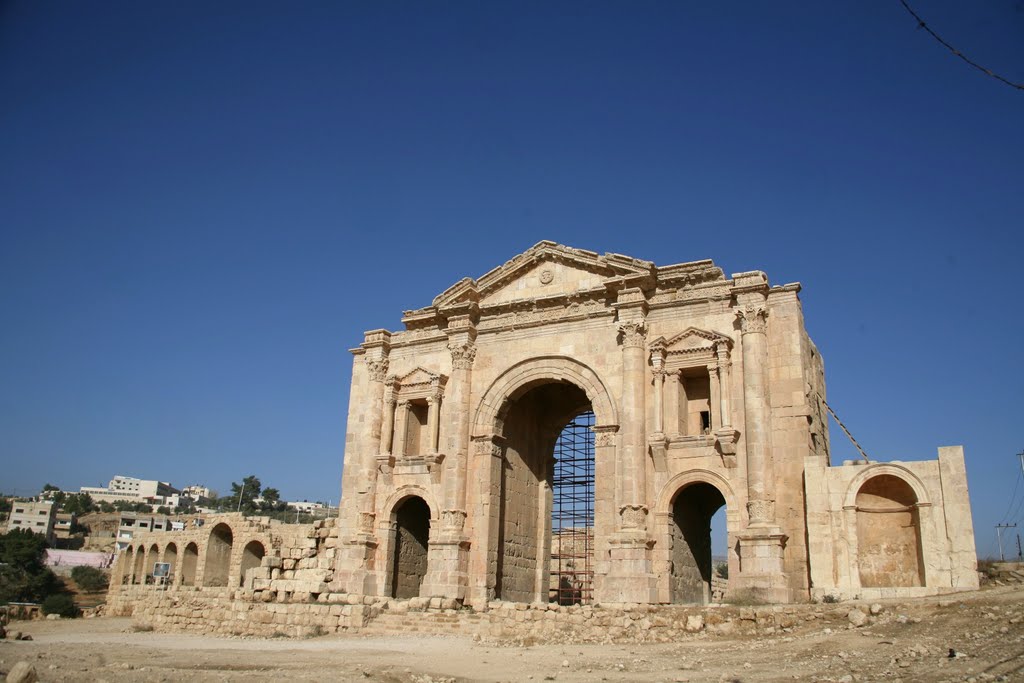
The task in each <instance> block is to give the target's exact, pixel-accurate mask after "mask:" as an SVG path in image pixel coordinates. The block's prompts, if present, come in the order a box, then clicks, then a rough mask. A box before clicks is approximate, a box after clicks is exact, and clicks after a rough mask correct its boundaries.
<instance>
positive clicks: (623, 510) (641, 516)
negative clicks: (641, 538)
mask: <svg viewBox="0 0 1024 683" xmlns="http://www.w3.org/2000/svg"><path fill="white" fill-rule="evenodd" d="M619 518H620V520H621V525H622V528H623V529H646V528H647V506H646V505H623V506H622V507H620V508H619Z"/></svg>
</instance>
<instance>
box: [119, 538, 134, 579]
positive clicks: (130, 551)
mask: <svg viewBox="0 0 1024 683" xmlns="http://www.w3.org/2000/svg"><path fill="white" fill-rule="evenodd" d="M134 561H135V549H134V548H130V547H129V548H126V549H125V550H124V555H123V556H122V557H121V577H120V578H121V584H122V585H123V584H127V583H131V580H132V563H133V562H134Z"/></svg>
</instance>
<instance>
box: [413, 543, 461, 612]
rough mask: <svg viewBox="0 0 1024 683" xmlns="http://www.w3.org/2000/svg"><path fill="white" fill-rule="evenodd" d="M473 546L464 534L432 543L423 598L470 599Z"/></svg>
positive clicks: (429, 550) (429, 549)
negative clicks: (469, 584) (470, 548)
mask: <svg viewBox="0 0 1024 683" xmlns="http://www.w3.org/2000/svg"><path fill="white" fill-rule="evenodd" d="M469 545H470V544H469V539H468V538H466V537H465V536H463V535H462V534H457V535H452V536H447V537H442V538H439V539H437V540H436V541H435V540H432V541H430V543H429V548H428V551H427V565H428V566H427V574H426V576H424V577H423V586H422V587H421V588H420V595H424V596H430V597H436V598H454V599H455V600H460V601H465V600H466V584H467V583H468V578H469V574H468V567H469Z"/></svg>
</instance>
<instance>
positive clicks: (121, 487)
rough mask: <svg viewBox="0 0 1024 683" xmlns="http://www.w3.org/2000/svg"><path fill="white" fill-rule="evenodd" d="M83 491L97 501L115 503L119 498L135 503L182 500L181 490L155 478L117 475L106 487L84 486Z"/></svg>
mask: <svg viewBox="0 0 1024 683" xmlns="http://www.w3.org/2000/svg"><path fill="white" fill-rule="evenodd" d="M80 492H81V493H87V494H89V496H90V497H92V499H93V500H95V501H97V502H98V501H107V502H108V503H114V502H116V501H119V500H123V501H126V502H130V503H134V502H140V503H150V504H154V505H167V504H168V501H169V500H173V501H174V502H173V504H174V505H177V504H178V502H180V498H179V496H180V494H181V491H179V490H178V489H176V488H174V487H173V486H171V485H170V484H169V483H168V482H166V481H156V480H155V479H136V478H135V477H126V476H124V475H121V474H119V475H117V476H115V477H114V478H113V479H111V480H110V483H109V484H108V485H107V486H106V487H101V486H83V487H82V488H81V489H80Z"/></svg>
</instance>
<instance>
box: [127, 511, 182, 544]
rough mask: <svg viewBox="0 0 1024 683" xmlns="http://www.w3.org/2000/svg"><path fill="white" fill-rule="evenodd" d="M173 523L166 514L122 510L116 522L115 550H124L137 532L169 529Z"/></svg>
mask: <svg viewBox="0 0 1024 683" xmlns="http://www.w3.org/2000/svg"><path fill="white" fill-rule="evenodd" d="M173 525H174V522H173V521H172V520H171V519H170V518H168V517H167V516H166V515H149V514H145V513H141V512H122V513H121V519H120V520H118V524H117V550H118V551H121V550H124V549H125V548H127V547H128V546H129V545H131V542H132V538H134V536H135V534H136V533H137V532H144V531H171V530H172V529H173ZM182 528H183V527H182Z"/></svg>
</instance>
